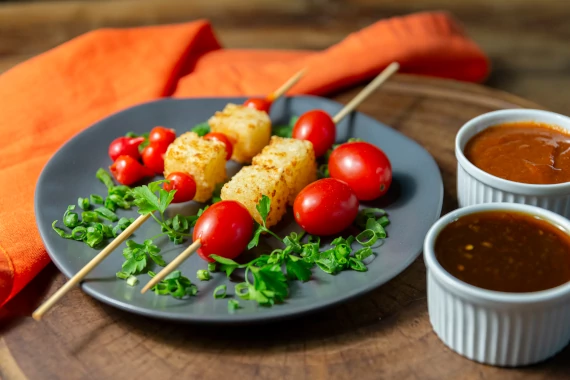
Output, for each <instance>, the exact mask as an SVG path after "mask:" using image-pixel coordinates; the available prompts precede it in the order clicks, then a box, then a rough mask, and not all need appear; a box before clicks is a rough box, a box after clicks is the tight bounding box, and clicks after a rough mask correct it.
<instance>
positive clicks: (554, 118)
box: [455, 109, 570, 217]
mask: <svg viewBox="0 0 570 380" xmlns="http://www.w3.org/2000/svg"><path fill="white" fill-rule="evenodd" d="M516 121H536V122H541V123H546V124H551V125H555V126H558V127H560V128H563V129H566V130H568V131H570V118H568V117H566V116H563V115H559V114H556V113H553V112H548V111H541V110H528V109H509V110H500V111H494V112H489V113H486V114H483V115H480V116H478V117H476V118H474V119H471V120H470V121H468V122H467V123H465V124H464V125H463V126H462V127H461V129H460V130H459V132H458V133H457V136H456V139H455V156H456V158H457V199H458V201H459V206H460V207H465V206H470V205H475V204H481V203H491V202H512V203H521V204H528V205H532V206H537V207H541V208H544V209H547V210H550V211H553V212H555V213H557V214H560V215H563V216H565V217H570V183H560V184H552V185H535V184H526V183H519V182H513V181H508V180H505V179H502V178H498V177H495V176H494V175H491V174H489V173H486V172H484V171H483V170H481V169H479V168H478V167H476V166H475V165H473V164H472V163H471V162H470V161H469V160H468V159H467V158H466V157H465V155H464V153H463V149H464V148H465V145H466V144H467V142H468V141H469V139H471V138H472V137H473V136H475V135H476V134H477V133H479V132H480V131H482V130H484V129H486V128H488V127H490V126H493V125H497V124H502V123H508V122H516Z"/></svg>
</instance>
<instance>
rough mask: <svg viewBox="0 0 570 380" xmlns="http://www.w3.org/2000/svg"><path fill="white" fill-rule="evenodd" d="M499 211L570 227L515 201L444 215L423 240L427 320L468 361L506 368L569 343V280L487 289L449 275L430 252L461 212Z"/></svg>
mask: <svg viewBox="0 0 570 380" xmlns="http://www.w3.org/2000/svg"><path fill="white" fill-rule="evenodd" d="M500 210H502V211H515V212H524V213H528V214H531V215H537V216H539V217H541V218H543V219H545V220H549V221H551V222H554V223H555V224H557V225H559V226H561V227H562V228H563V229H565V230H566V231H570V221H568V220H567V219H565V218H562V217H561V216H559V215H557V214H554V213H552V212H550V211H547V210H544V209H541V208H537V207H534V206H528V205H522V204H515V203H490V204H479V205H474V206H469V207H465V208H461V209H458V210H455V211H453V212H451V213H449V214H447V215H445V216H444V217H442V218H441V219H440V220H439V221H438V222H437V223H436V224H434V226H433V227H432V228H431V229H430V231H429V232H428V234H427V236H426V240H425V244H424V260H425V263H426V267H427V294H428V312H429V317H430V322H431V324H432V327H433V329H434V331H435V333H436V334H437V336H438V337H439V338H440V339H441V340H442V341H443V342H444V343H445V344H446V345H447V346H448V347H449V348H451V349H452V350H453V351H455V352H457V353H458V354H460V355H463V356H465V357H467V358H469V359H471V360H475V361H477V362H481V363H485V364H490V365H497V366H507V367H514V366H522V365H529V364H534V363H538V362H541V361H543V360H546V359H548V358H549V357H551V356H553V355H555V354H556V353H557V352H559V351H561V350H562V349H563V348H564V347H565V346H566V345H567V344H568V343H569V342H570V323H569V321H570V283H566V284H564V285H561V286H558V287H556V288H553V289H548V290H544V291H540V292H533V293H504V292H496V291H490V290H486V289H481V288H477V287H475V286H472V285H469V284H467V283H465V282H462V281H460V280H458V279H457V278H455V277H453V276H452V275H451V274H449V273H448V272H447V271H446V270H445V269H443V267H442V266H441V265H440V264H439V263H438V262H437V259H436V257H435V251H434V245H435V240H436V239H437V235H438V234H439V232H440V231H441V230H442V229H443V228H444V227H445V226H446V225H447V224H449V223H450V222H452V221H453V220H456V219H457V218H459V217H461V216H463V215H468V214H471V213H476V212H483V211H500Z"/></svg>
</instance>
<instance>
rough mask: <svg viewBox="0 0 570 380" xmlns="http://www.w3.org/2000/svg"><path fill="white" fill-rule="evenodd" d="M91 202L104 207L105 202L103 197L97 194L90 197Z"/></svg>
mask: <svg viewBox="0 0 570 380" xmlns="http://www.w3.org/2000/svg"><path fill="white" fill-rule="evenodd" d="M89 201H90V202H91V204H98V205H102V204H103V203H104V202H105V200H104V199H103V197H102V196H100V195H97V194H91V195H90V196H89Z"/></svg>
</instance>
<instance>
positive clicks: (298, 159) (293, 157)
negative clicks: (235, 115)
mask: <svg viewBox="0 0 570 380" xmlns="http://www.w3.org/2000/svg"><path fill="white" fill-rule="evenodd" d="M253 164H254V165H263V166H274V167H277V168H283V172H284V174H285V181H286V182H287V187H288V188H289V198H288V203H289V205H290V206H292V205H293V202H294V201H295V197H296V196H297V194H299V192H300V191H301V190H303V188H304V187H305V186H307V185H308V184H309V183H311V182H314V181H316V180H317V162H316V161H315V151H314V150H313V144H311V143H310V142H309V141H306V140H297V139H290V138H285V137H277V136H272V137H271V142H270V143H269V145H267V146H266V147H265V148H263V150H262V151H261V153H260V154H258V155H257V156H255V157H254V158H253Z"/></svg>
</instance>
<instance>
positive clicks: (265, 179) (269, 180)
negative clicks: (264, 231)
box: [221, 165, 289, 227]
mask: <svg viewBox="0 0 570 380" xmlns="http://www.w3.org/2000/svg"><path fill="white" fill-rule="evenodd" d="M263 195H267V196H268V197H269V199H270V200H271V210H270V211H269V215H268V216H267V221H266V226H267V227H271V226H273V225H275V224H277V223H278V222H279V221H280V220H281V218H282V217H283V215H284V214H285V212H286V211H287V197H288V195H289V190H288V188H287V183H286V182H285V177H284V174H283V170H282V169H278V168H275V167H265V166H257V165H252V166H245V167H243V168H242V169H241V170H240V171H239V172H238V173H237V174H236V175H235V176H233V178H232V179H231V180H230V181H229V182H227V183H226V184H225V185H224V187H222V194H221V198H222V199H223V200H234V201H238V202H240V203H241V204H243V205H244V206H245V207H246V208H247V210H248V211H249V213H250V214H251V216H252V217H253V219H255V221H256V222H257V223H259V224H261V223H262V219H261V215H259V212H258V211H257V209H256V206H257V203H258V202H259V200H260V199H261V197H262V196H263Z"/></svg>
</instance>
